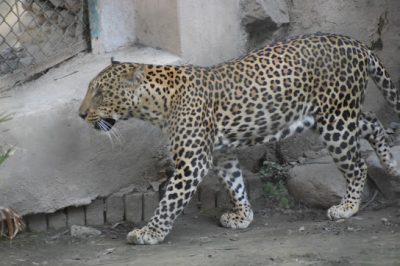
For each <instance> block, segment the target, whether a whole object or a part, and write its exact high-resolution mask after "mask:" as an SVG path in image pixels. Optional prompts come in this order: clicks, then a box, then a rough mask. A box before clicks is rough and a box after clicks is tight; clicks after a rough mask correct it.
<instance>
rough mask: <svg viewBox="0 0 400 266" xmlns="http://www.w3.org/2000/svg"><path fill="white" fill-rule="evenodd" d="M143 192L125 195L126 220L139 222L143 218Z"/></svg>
mask: <svg viewBox="0 0 400 266" xmlns="http://www.w3.org/2000/svg"><path fill="white" fill-rule="evenodd" d="M142 212H143V194H142V193H133V194H127V195H125V216H126V220H127V221H129V222H133V223H139V222H141V221H142V219H143V217H142V216H143V213H142Z"/></svg>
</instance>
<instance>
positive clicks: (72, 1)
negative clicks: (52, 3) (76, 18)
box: [65, 0, 82, 14]
mask: <svg viewBox="0 0 400 266" xmlns="http://www.w3.org/2000/svg"><path fill="white" fill-rule="evenodd" d="M65 7H66V9H68V11H70V12H71V13H73V14H77V13H79V11H81V10H82V1H81V0H65Z"/></svg>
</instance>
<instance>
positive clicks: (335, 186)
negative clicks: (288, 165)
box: [287, 159, 346, 208]
mask: <svg viewBox="0 0 400 266" xmlns="http://www.w3.org/2000/svg"><path fill="white" fill-rule="evenodd" d="M326 160H328V159H326ZM330 161H331V163H329V164H306V165H299V166H296V167H293V168H292V169H290V170H289V178H288V180H287V186H288V191H289V193H290V194H291V195H292V196H293V197H295V198H296V199H297V200H299V201H301V202H303V203H305V204H307V205H309V206H313V207H322V208H329V207H330V206H332V205H335V204H338V203H339V202H340V199H341V198H342V195H344V193H345V191H346V181H345V179H344V177H343V175H342V173H341V172H340V171H339V170H338V169H337V167H336V165H335V164H334V163H333V162H332V159H330Z"/></svg>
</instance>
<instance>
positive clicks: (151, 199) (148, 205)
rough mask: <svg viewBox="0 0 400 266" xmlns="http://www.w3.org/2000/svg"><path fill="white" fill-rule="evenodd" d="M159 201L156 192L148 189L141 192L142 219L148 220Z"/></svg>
mask: <svg viewBox="0 0 400 266" xmlns="http://www.w3.org/2000/svg"><path fill="white" fill-rule="evenodd" d="M158 202H159V194H158V192H154V191H150V192H146V193H144V194H143V219H144V220H145V221H149V220H150V218H151V217H152V216H153V214H154V211H155V210H156V208H157V206H158Z"/></svg>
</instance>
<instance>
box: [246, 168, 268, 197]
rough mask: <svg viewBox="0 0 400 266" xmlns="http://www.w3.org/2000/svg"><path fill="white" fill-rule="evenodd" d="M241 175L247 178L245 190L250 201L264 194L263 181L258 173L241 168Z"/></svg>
mask: <svg viewBox="0 0 400 266" xmlns="http://www.w3.org/2000/svg"><path fill="white" fill-rule="evenodd" d="M243 176H244V178H245V179H246V180H247V192H248V195H249V199H250V201H251V202H254V201H256V200H257V199H259V198H261V197H262V196H263V194H264V191H263V187H264V183H263V181H262V180H261V178H260V177H259V176H258V174H256V173H253V172H251V171H248V170H243Z"/></svg>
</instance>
